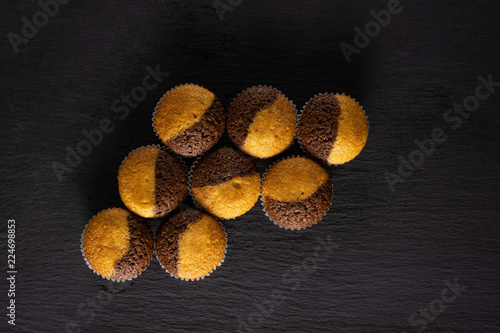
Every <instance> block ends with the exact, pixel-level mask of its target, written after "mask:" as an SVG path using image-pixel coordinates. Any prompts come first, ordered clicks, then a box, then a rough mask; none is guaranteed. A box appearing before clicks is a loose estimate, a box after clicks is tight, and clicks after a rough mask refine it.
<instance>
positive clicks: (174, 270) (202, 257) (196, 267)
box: [156, 209, 226, 279]
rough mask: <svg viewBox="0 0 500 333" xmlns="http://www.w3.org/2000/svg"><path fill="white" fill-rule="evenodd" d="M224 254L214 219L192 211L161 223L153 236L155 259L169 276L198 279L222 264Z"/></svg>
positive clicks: (222, 239) (222, 238)
mask: <svg viewBox="0 0 500 333" xmlns="http://www.w3.org/2000/svg"><path fill="white" fill-rule="evenodd" d="M225 251H226V234H225V232H224V228H223V227H222V225H221V224H220V222H219V221H217V220H216V219H215V218H213V217H212V216H210V215H208V214H204V213H202V212H200V211H197V210H194V209H187V210H183V211H181V212H178V213H176V214H174V215H173V216H171V217H170V218H169V219H167V220H166V221H164V222H163V223H162V225H161V226H160V228H159V229H158V232H157V235H156V256H157V257H158V260H159V261H160V263H161V264H162V265H163V267H164V268H165V269H166V270H167V271H168V272H169V273H170V274H172V275H174V276H177V277H180V278H183V279H198V278H201V277H204V276H205V275H207V274H209V273H210V272H211V271H212V270H213V269H215V268H216V267H217V266H218V265H219V264H220V263H221V261H222V259H223V257H224V253H225Z"/></svg>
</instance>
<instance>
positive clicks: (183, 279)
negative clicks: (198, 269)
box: [154, 211, 228, 281]
mask: <svg viewBox="0 0 500 333" xmlns="http://www.w3.org/2000/svg"><path fill="white" fill-rule="evenodd" d="M202 213H204V214H208V215H210V216H212V217H214V218H215V219H216V220H217V222H219V224H220V226H221V227H222V230H224V237H225V238H226V247H225V248H224V254H223V255H222V259H221V261H220V262H219V263H218V264H217V266H215V267H214V268H212V270H211V271H210V272H208V273H207V274H205V275H204V276H201V277H198V278H195V279H186V278H181V277H178V276H175V275H174V274H172V273H170V272H169V271H168V270H167V269H166V268H165V266H163V264H162V263H161V261H160V258H158V255H157V254H156V238H155V248H154V257H155V258H156V260H157V261H158V263H159V264H160V266H161V268H163V269H164V270H165V272H167V273H168V274H170V276H171V277H173V278H176V279H179V280H182V281H199V280H203V279H205V278H206V277H207V276H209V275H210V274H212V273H213V271H215V270H216V269H217V267H219V266H220V265H222V263H223V262H224V259H226V253H227V247H228V244H227V233H226V229H225V228H224V225H223V224H222V223H221V222H220V221H219V219H218V218H217V216H214V215H211V214H209V213H207V212H205V211H203V212H202Z"/></svg>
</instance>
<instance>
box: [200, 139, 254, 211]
mask: <svg viewBox="0 0 500 333" xmlns="http://www.w3.org/2000/svg"><path fill="white" fill-rule="evenodd" d="M191 193H192V194H193V197H194V198H195V199H196V201H197V202H198V203H199V204H200V205H201V206H202V207H203V208H204V209H205V210H206V211H207V212H209V213H210V214H213V215H215V216H217V217H220V218H224V219H232V218H235V217H237V216H240V215H243V214H245V213H246V212H247V211H249V210H250V209H251V208H252V207H253V206H254V205H255V203H256V202H257V200H258V199H259V195H260V174H259V171H258V170H257V166H256V165H255V163H254V162H253V161H252V160H251V159H250V158H248V157H247V156H245V155H244V154H242V153H240V152H238V151H237V150H235V149H233V148H229V147H222V148H218V149H216V150H214V151H212V152H210V153H208V154H207V155H205V156H203V157H202V158H201V159H200V160H199V161H198V162H197V163H196V166H195V168H194V170H193V173H192V175H191Z"/></svg>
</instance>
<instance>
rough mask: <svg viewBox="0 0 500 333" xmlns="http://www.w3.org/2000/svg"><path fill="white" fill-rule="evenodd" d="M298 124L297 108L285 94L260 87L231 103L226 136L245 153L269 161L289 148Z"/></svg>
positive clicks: (245, 92) (270, 88)
mask: <svg viewBox="0 0 500 333" xmlns="http://www.w3.org/2000/svg"><path fill="white" fill-rule="evenodd" d="M296 123H297V119H296V112H295V106H294V105H293V104H292V103H291V102H290V101H288V99H287V98H286V97H285V96H284V95H283V94H281V93H280V92H279V91H278V90H276V89H274V88H272V87H266V86H263V87H262V86H258V87H252V88H248V89H247V90H245V91H243V92H242V93H240V94H239V95H238V96H237V97H236V98H235V99H234V101H233V102H232V103H231V105H230V106H229V109H228V120H227V132H228V134H229V137H230V138H231V141H233V143H234V144H235V145H236V146H238V147H239V148H240V149H241V150H243V151H244V152H245V153H247V154H249V155H251V156H254V157H257V158H268V157H271V156H275V155H277V154H279V153H281V152H282V151H284V150H285V149H286V148H288V147H289V146H290V144H291V143H292V141H293V138H294V137H295V126H296Z"/></svg>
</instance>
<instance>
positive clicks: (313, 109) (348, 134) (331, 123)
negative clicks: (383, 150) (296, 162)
mask: <svg viewBox="0 0 500 333" xmlns="http://www.w3.org/2000/svg"><path fill="white" fill-rule="evenodd" d="M298 132H299V140H300V144H301V145H302V147H303V148H304V149H305V151H306V152H307V153H309V154H311V155H312V156H314V157H316V158H318V159H320V160H322V161H324V162H326V163H328V164H343V163H346V162H349V161H350V160H352V159H353V158H355V157H356V156H357V155H358V154H359V153H360V152H361V150H362V149H363V147H364V146H365V144H366V140H367V139H368V120H367V119H366V116H365V113H364V111H363V108H362V107H361V106H360V105H359V104H358V103H357V102H356V101H355V100H354V99H352V98H351V97H349V96H346V95H343V94H342V95H339V94H321V95H317V96H315V97H314V98H312V99H311V100H310V101H309V102H308V103H307V104H306V106H305V107H304V111H303V112H302V115H301V117H300V121H299V129H298Z"/></svg>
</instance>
